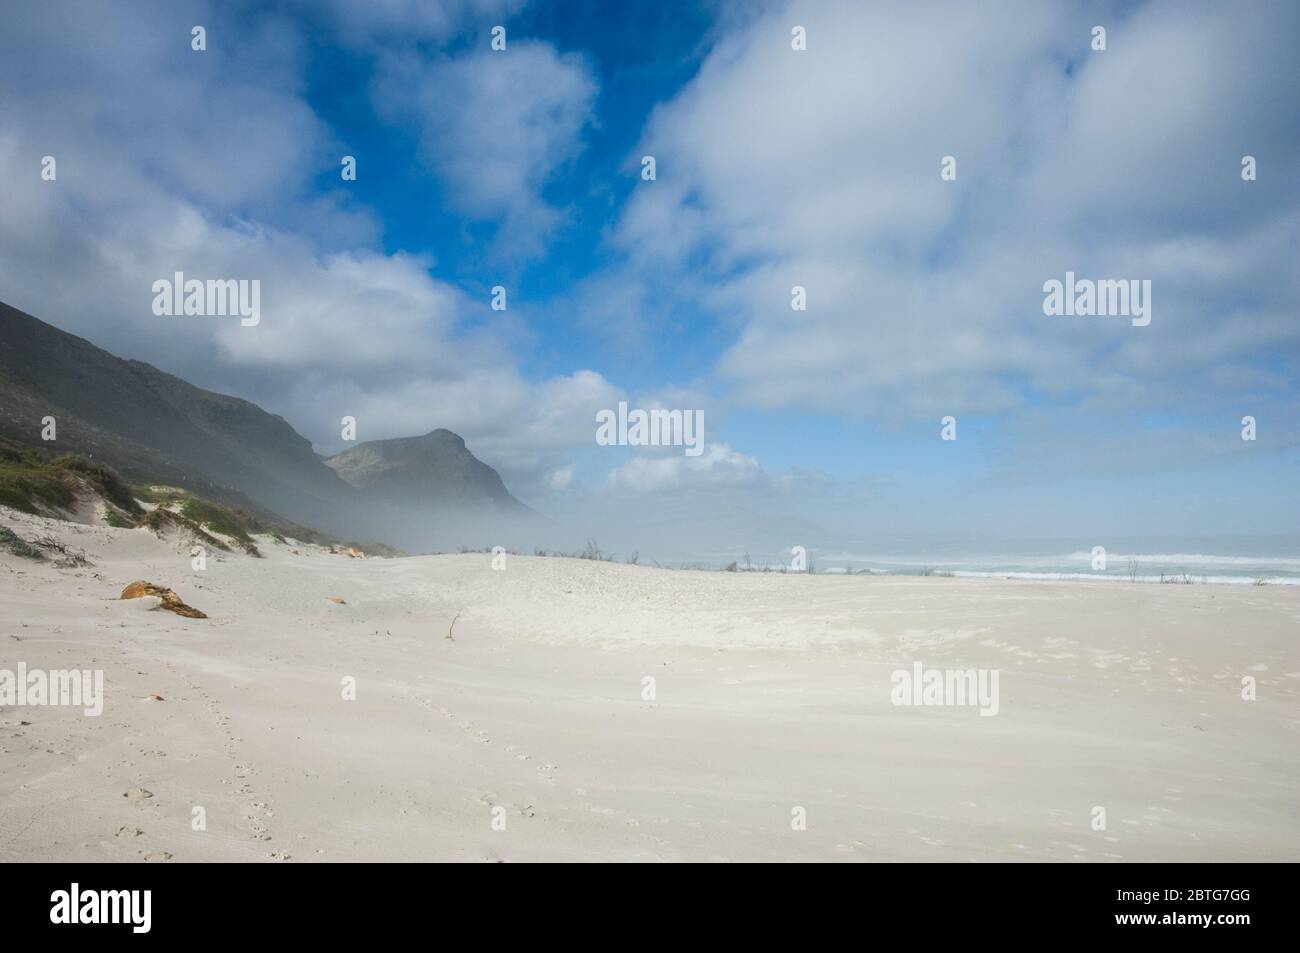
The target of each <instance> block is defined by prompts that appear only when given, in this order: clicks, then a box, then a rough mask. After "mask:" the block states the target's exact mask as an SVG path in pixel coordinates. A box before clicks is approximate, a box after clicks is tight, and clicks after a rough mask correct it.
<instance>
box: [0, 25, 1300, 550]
mask: <svg viewBox="0 0 1300 953" xmlns="http://www.w3.org/2000/svg"><path fill="white" fill-rule="evenodd" d="M1250 10H1251V15H1250V16H1241V15H1239V14H1236V13H1233V12H1231V11H1228V10H1225V9H1223V7H1222V5H1220V4H1214V3H1208V2H1206V3H1171V2H1139V3H1124V4H1111V3H1073V2H1065V0H1062V2H1034V3H1029V2H1024V3H1012V2H1007V3H998V4H992V5H971V4H946V3H927V4H915V3H901V2H900V3H889V2H882V3H874V4H863V3H854V2H847V0H845V2H818V3H814V2H763V3H752V4H743V5H739V4H719V3H705V4H697V3H655V4H650V3H646V4H609V3H596V2H582V3H567V2H560V3H538V2H525V0H501V2H496V0H442V2H430V3H408V2H404V0H383V2H376V3H370V4H358V3H353V2H349V0H317V2H309V0H282V2H279V3H273V4H255V3H251V2H250V3H227V4H209V3H203V2H176V3H147V2H142V3H133V4H128V5H125V6H123V7H119V8H118V9H117V10H115V11H113V12H109V11H106V10H105V9H103V8H102V5H100V4H96V3H68V2H55V3H51V4H43V5H31V6H24V7H20V8H18V9H16V10H14V11H10V12H7V14H6V15H7V18H8V19H9V20H10V22H9V23H7V25H6V31H5V34H4V36H3V37H0V173H3V181H4V186H3V192H2V193H0V202H3V204H4V207H5V214H4V215H2V216H0V281H3V288H2V296H3V298H4V300H6V301H8V302H9V303H12V304H14V305H16V306H18V307H22V308H24V309H25V310H28V311H30V312H32V313H33V314H36V315H37V316H39V317H41V318H43V319H45V320H48V321H51V322H52V323H54V324H56V325H58V326H60V327H64V328H66V329H68V330H71V331H74V332H75V333H78V334H82V335H83V336H86V337H88V338H89V339H90V340H92V341H94V342H95V343H97V344H100V345H101V346H104V347H107V348H109V349H110V350H112V351H114V352H115V353H118V354H120V355H123V356H127V357H135V358H139V359H143V360H148V361H150V362H152V363H154V364H157V365H158V366H160V367H162V368H163V369H165V370H168V371H171V372H173V373H176V374H178V375H180V376H183V377H185V378H186V379H188V380H191V381H192V382H194V383H197V384H200V385H202V386H206V387H210V388H213V389H217V390H222V391H226V392H231V393H236V394H239V395H240V396H244V397H247V398H249V399H251V400H255V401H257V402H258V403H259V404H261V405H262V406H264V407H266V408H267V409H269V410H272V411H274V412H276V413H279V414H281V415H283V416H284V417H286V419H288V420H289V421H290V422H291V423H292V424H293V425H294V426H295V427H296V428H297V429H298V430H299V431H300V432H302V433H304V434H305V435H307V436H308V437H310V438H311V439H312V440H313V442H314V443H315V444H316V446H317V449H318V450H319V451H321V452H324V453H330V452H335V451H337V450H339V449H342V446H343V444H342V442H341V441H340V439H339V432H338V431H339V428H338V419H339V418H340V417H341V416H342V415H344V414H350V415H353V416H356V417H357V419H358V424H359V427H358V429H359V437H360V439H363V440H364V439H373V438H381V437H391V436H402V435H408V434H411V433H419V432H424V431H427V430H429V429H432V428H434V427H439V426H443V427H448V428H450V429H453V430H456V431H457V432H459V433H462V434H463V435H464V436H465V437H466V439H467V441H468V442H469V444H470V446H471V448H472V449H473V450H474V451H475V452H476V453H477V454H478V455H479V456H481V457H482V458H483V459H485V460H487V461H488V462H489V463H491V464H493V465H494V466H496V467H497V468H498V469H499V470H501V472H502V473H503V475H504V476H505V478H506V480H507V483H508V485H510V486H511V488H512V489H514V490H515V492H516V493H517V494H518V495H520V496H522V497H523V498H525V499H526V500H528V501H529V502H530V503H532V504H533V505H534V506H535V507H536V508H538V509H539V510H541V511H543V512H547V513H551V512H554V513H557V514H575V513H582V514H586V515H587V516H588V517H590V518H593V519H604V518H608V519H614V518H615V517H616V516H621V517H626V516H627V515H628V514H629V513H635V512H638V511H640V512H663V513H674V514H679V515H680V518H681V519H683V520H686V521H689V520H692V519H712V518H714V517H715V516H716V515H717V514H719V513H730V514H732V516H733V519H732V522H731V523H730V524H729V525H728V529H727V532H728V533H731V535H733V536H734V535H736V534H737V533H738V532H742V531H743V526H744V522H745V520H752V521H754V522H755V523H756V524H757V523H763V522H764V521H766V524H765V525H772V526H779V525H780V521H781V520H785V519H798V520H806V521H810V522H811V523H814V524H817V525H821V526H827V525H830V526H835V527H837V528H845V527H851V528H855V530H854V531H856V532H860V533H861V534H864V535H869V534H872V533H882V532H891V533H909V532H913V533H916V534H918V535H926V534H929V535H935V534H943V533H959V532H974V533H983V534H988V535H1005V536H1018V537H1023V536H1033V535H1044V536H1048V535H1064V534H1079V535H1083V536H1087V535H1088V534H1092V535H1101V534H1115V533H1123V532H1126V531H1127V532H1130V533H1132V534H1143V533H1162V534H1167V535H1174V534H1187V535H1197V534H1203V533H1274V532H1286V533H1296V532H1300V507H1297V506H1296V503H1295V486H1296V475H1297V464H1298V463H1300V449H1298V448H1300V414H1298V413H1297V409H1296V397H1297V389H1296V376H1297V364H1298V361H1297V358H1298V357H1300V348H1298V344H1300V311H1298V305H1300V277H1298V271H1300V270H1298V269H1297V268H1296V251H1297V248H1298V247H1300V190H1298V189H1297V187H1296V184H1295V170H1296V169H1297V168H1300V162H1298V161H1297V160H1300V107H1298V105H1297V104H1298V103H1300V65H1297V64H1298V63H1300V58H1298V57H1297V56H1296V55H1295V49H1294V37H1295V36H1296V35H1300V29H1297V27H1300V12H1298V10H1297V8H1296V7H1295V5H1294V4H1291V3H1285V2H1278V3H1266V2H1261V3H1256V4H1252V5H1251V7H1250ZM194 24H203V25H205V28H206V29H207V43H208V49H207V50H206V51H203V52H196V51H193V50H192V49H191V48H190V29H191V27H192V26H193V25H194ZM496 25H503V26H504V27H505V28H506V31H507V49H506V50H505V51H504V52H495V51H492V50H491V49H490V47H489V43H490V31H491V29H492V27H493V26H496ZM1097 25H1103V26H1104V27H1105V28H1106V31H1107V48H1106V49H1105V50H1104V51H1099V50H1093V49H1092V48H1091V45H1090V44H1091V41H1092V33H1091V31H1092V29H1093V28H1094V27H1095V26H1097ZM795 26H802V27H804V28H805V29H806V32H807V37H808V42H807V49H806V50H803V51H795V50H792V49H791V43H790V39H791V30H792V28H793V27H795ZM47 154H53V155H55V156H56V157H57V159H58V163H59V177H58V180H57V181H56V182H42V181H40V179H39V176H38V173H39V166H40V159H41V157H42V156H44V155H47ZM643 154H653V155H654V156H655V157H656V160H657V163H658V178H657V180H656V181H654V182H645V181H641V179H640V178H639V170H640V166H639V160H640V157H641V156H642V155H643ZM343 155H354V156H356V158H357V162H358V178H357V180H356V181H355V182H344V181H342V180H341V179H340V177H339V174H338V169H339V160H340V157H341V156H343ZM945 155H953V156H955V157H956V160H957V170H958V174H957V178H956V180H955V181H944V180H942V179H941V177H940V174H939V172H940V160H941V158H942V157H943V156H945ZM1244 155H1253V156H1255V157H1256V159H1257V162H1258V169H1259V173H1258V179H1257V180H1256V181H1252V182H1244V181H1243V180H1242V178H1241V175H1240V162H1241V158H1242V156H1244ZM177 269H183V270H184V271H186V272H187V273H188V274H193V275H198V276H205V277H207V276H230V277H248V278H258V279H260V280H261V282H262V285H263V289H264V290H263V295H264V313H265V319H264V321H263V323H262V325H260V326H259V327H258V328H256V329H243V328H240V327H238V325H237V324H233V325H232V324H230V323H226V324H221V323H220V322H218V321H216V320H213V319H203V320H197V321H196V320H194V319H188V320H187V321H172V322H170V323H165V324H160V319H159V318H158V317H157V316H154V315H152V314H151V313H150V311H149V308H148V302H149V295H148V293H147V289H148V288H149V287H150V284H151V282H152V281H153V280H154V279H155V278H157V277H159V276H163V275H168V274H170V273H171V272H172V271H173V270H177ZM1066 271H1073V272H1075V273H1077V274H1078V275H1079V276H1081V277H1083V276H1088V277H1094V278H1113V279H1130V278H1131V279H1149V280H1150V281H1151V282H1152V288H1153V292H1152V300H1153V311H1152V322H1151V324H1150V325H1149V326H1147V327H1134V326H1132V325H1131V324H1130V322H1129V321H1128V319H1127V318H1123V317H1091V318H1085V317H1073V318H1066V317H1048V316H1046V315H1044V314H1043V311H1042V307H1041V306H1042V300H1043V292H1042V285H1043V282H1044V281H1047V280H1049V279H1053V278H1056V279H1060V278H1063V276H1064V274H1065V272H1066ZM498 284H500V285H503V286H505V287H506V288H507V291H508V296H509V309H508V311H506V312H494V311H492V310H490V309H489V308H488V297H489V292H490V289H491V288H492V287H493V286H494V285H498ZM795 285H800V286H804V287H806V288H807V293H808V300H809V307H808V310H807V311H804V312H794V311H792V310H791V308H790V289H791V287H793V286H795ZM618 400H629V401H630V402H632V403H633V405H636V406H652V405H658V406H665V407H682V408H701V409H703V410H704V411H705V414H706V424H707V430H708V446H709V450H708V452H707V453H706V454H705V455H704V457H702V458H700V459H697V460H690V459H687V458H685V457H684V456H683V455H682V454H680V452H664V451H644V450H633V449H629V448H606V447H597V446H596V445H595V443H594V439H593V435H594V429H595V427H594V414H595V412H596V411H597V410H599V409H602V408H605V407H612V406H614V404H615V403H616V402H617V401H618ZM945 415H953V416H955V417H956V418H957V420H958V438H957V439H956V440H955V441H941V440H940V439H939V433H940V418H941V417H943V416H945ZM1245 415H1252V416H1255V417H1256V418H1257V420H1258V422H1259V423H1258V428H1259V435H1258V439H1257V440H1255V441H1253V442H1247V441H1243V440H1241V439H1240V429H1241V424H1240V421H1241V418H1242V417H1243V416H1245ZM736 527H741V529H739V530H738V529H736Z"/></svg>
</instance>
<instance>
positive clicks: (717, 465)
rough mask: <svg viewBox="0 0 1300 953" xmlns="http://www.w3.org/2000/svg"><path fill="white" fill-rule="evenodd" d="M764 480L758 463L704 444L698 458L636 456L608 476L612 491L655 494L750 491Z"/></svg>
mask: <svg viewBox="0 0 1300 953" xmlns="http://www.w3.org/2000/svg"><path fill="white" fill-rule="evenodd" d="M763 480H764V476H763V468H762V467H761V466H759V463H758V461H757V460H755V459H754V458H753V457H749V456H746V455H745V454H743V453H738V452H736V451H735V450H732V449H731V448H730V447H729V446H727V445H726V444H725V443H714V442H710V443H706V444H705V447H704V452H703V453H702V454H700V456H698V457H688V456H685V455H684V454H683V455H669V454H663V455H655V456H650V455H637V456H634V457H632V459H630V460H629V461H628V462H627V463H625V464H623V465H622V466H621V467H617V468H616V469H613V470H611V471H610V472H609V486H610V487H611V488H612V489H615V490H630V491H633V492H637V493H654V492H660V491H663V490H679V489H684V488H691V489H702V488H707V487H730V488H738V487H753V486H757V485H759V484H761V483H762V482H763Z"/></svg>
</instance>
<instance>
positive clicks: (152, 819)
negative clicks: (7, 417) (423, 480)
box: [0, 510, 1300, 862]
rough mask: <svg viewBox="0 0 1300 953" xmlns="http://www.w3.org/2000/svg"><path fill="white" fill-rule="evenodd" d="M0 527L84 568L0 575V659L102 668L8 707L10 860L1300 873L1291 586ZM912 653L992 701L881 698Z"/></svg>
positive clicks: (4, 561)
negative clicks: (164, 607)
mask: <svg viewBox="0 0 1300 953" xmlns="http://www.w3.org/2000/svg"><path fill="white" fill-rule="evenodd" d="M4 516H5V518H6V522H7V523H8V524H9V525H11V526H13V527H14V528H15V530H16V531H17V532H18V533H19V535H24V536H25V535H31V534H38V533H39V534H43V533H47V532H48V533H53V534H55V535H56V536H58V537H59V538H60V539H63V540H64V541H66V542H67V543H68V544H70V545H72V546H74V547H77V548H84V550H85V554H86V556H87V558H88V559H89V560H90V562H91V565H90V566H88V567H82V568H68V569H58V568H54V567H53V566H52V565H50V564H49V563H48V562H47V563H37V562H33V561H31V560H27V559H22V558H19V557H17V556H11V555H8V554H4V555H0V670H3V669H8V670H17V667H18V665H19V664H20V663H22V664H25V665H26V666H27V668H28V669H36V668H40V669H45V670H55V669H102V670H103V672H104V685H105V704H104V712H103V714H102V715H101V716H99V717H86V716H85V715H84V714H83V713H82V711H81V710H80V709H74V708H65V707H37V706H25V707H4V708H0V861H15V860H17V861H135V860H154V861H171V862H184V861H262V860H265V861H286V860H287V861H292V862H300V861H345V860H412V861H414V860H449V861H530V860H545V859H555V860H646V861H657V860H664V861H680V860H696V861H713V860H717V861H722V860H732V861H743V860H759V861H772V860H808V861H916V860H955V861H1006V860H1011V861H1029V860H1033V861H1072V862H1078V861H1091V862H1105V861H1157V860H1159V861H1209V860H1216V861H1227V860H1243V861H1259V860H1276V861H1294V860H1297V859H1300V811H1298V810H1297V804H1296V791H1297V788H1298V787H1300V765H1298V763H1297V754H1296V753H1297V750H1300V748H1298V746H1297V740H1298V739H1297V729H1300V657H1298V653H1297V634H1298V633H1300V587H1292V586H1214V585H1143V584H1127V583H1115V582H1105V583H1100V582H1099V583H1052V582H1027V581H1015V580H998V579H977V580H976V579H952V578H937V577H936V578H881V577H868V576H852V577H845V576H811V577H809V576H802V575H793V574H791V575H785V574H777V573H769V574H760V573H748V574H746V573H723V572H701V571H670V570H661V569H656V568H653V567H647V566H630V565H623V564H615V563H605V562H593V561H588V560H578V559H568V558H540V557H531V556H515V555H511V556H508V557H507V562H506V568H505V569H504V571H494V570H493V568H492V565H491V562H492V557H491V556H489V555H486V554H463V555H446V556H427V557H415V558H401V559H378V558H366V559H352V558H348V557H346V556H342V555H332V554H330V553H328V552H327V551H325V550H322V549H320V548H318V547H308V546H299V545H295V544H293V543H287V544H286V543H278V542H274V541H272V540H270V539H269V538H263V539H259V540H258V545H259V547H260V548H261V551H262V553H263V558H261V559H257V558H252V557H249V556H245V555H226V554H212V555H209V559H208V565H207V568H206V570H204V571H201V572H198V571H194V570H193V569H191V567H190V561H189V556H188V550H187V548H186V547H185V546H184V545H183V544H182V543H181V542H180V541H178V540H162V539H159V538H157V537H155V536H154V535H153V534H152V533H151V532H150V531H148V530H146V529H135V530H128V529H113V528H109V527H106V526H99V525H89V524H75V523H67V522H59V521H55V520H47V519H42V518H39V517H33V516H26V515H23V514H20V513H16V512H14V511H10V510H5V511H4ZM295 549H296V550H297V554H295V553H294V552H293V550H295ZM133 580H148V581H150V582H154V583H157V584H159V585H162V586H166V587H170V588H172V589H174V590H175V591H176V592H177V593H178V594H179V595H180V597H181V598H182V599H184V600H185V601H186V602H188V603H190V604H191V605H193V606H195V607H197V608H198V609H201V610H202V611H204V612H206V613H207V614H208V616H209V618H208V619H187V618H182V617H179V616H177V615H174V614H172V613H169V612H165V611H159V610H156V609H153V608H152V607H153V606H154V605H155V604H156V600H153V599H140V600H131V601H121V600H119V599H118V598H117V597H118V595H119V593H120V592H121V591H122V589H123V587H124V586H126V585H127V584H128V583H130V582H131V581H133ZM333 600H343V601H342V602H338V601H333ZM453 618H455V619H456V622H455V627H454V638H453V639H448V638H447V637H446V636H447V633H448V628H449V626H450V625H451V623H452V620H453ZM918 661H919V662H922V663H923V664H925V665H926V666H937V667H975V668H982V669H990V670H991V669H996V670H998V671H999V672H1000V696H1001V697H1000V704H999V710H998V713H997V715H996V716H994V717H981V716H980V714H979V712H978V710H977V709H975V708H973V707H906V706H895V705H893V704H891V699H890V695H891V681H890V677H891V673H892V672H893V671H895V670H896V669H909V668H911V666H912V665H913V664H914V663H916V662H918ZM647 676H651V677H653V679H654V698H653V700H644V699H643V686H644V685H645V684H646V683H645V682H644V681H643V680H644V679H645V678H646V677H647ZM1244 676H1251V677H1253V678H1255V679H1256V680H1257V686H1258V687H1257V691H1258V698H1257V700H1254V701H1246V700H1243V699H1242V697H1241V692H1242V685H1241V683H1242V678H1243V677H1244ZM345 677H352V678H355V679H356V698H355V700H344V698H343V697H342V695H343V691H342V688H341V685H342V681H343V679H344V678H345ZM154 696H157V697H154ZM196 807H201V808H202V809H203V814H204V816H205V819H206V829H203V830H195V829H194V825H193V823H192V820H193V818H194V816H195V808H196ZM1095 807H1104V808H1105V811H1106V829H1105V830H1094V829H1093V824H1092V821H1093V817H1094V808H1095ZM494 808H503V809H504V811H495V812H494ZM798 808H802V809H803V812H804V815H805V816H806V829H804V830H795V829H792V817H794V816H795V815H796V814H797V813H798V812H797V810H796V809H798ZM494 818H495V819H498V823H497V824H496V827H501V826H504V829H503V830H499V829H495V828H494V824H493V821H494ZM500 819H503V820H504V824H503V825H502V823H501V820H500Z"/></svg>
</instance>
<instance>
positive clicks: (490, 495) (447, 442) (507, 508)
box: [325, 428, 532, 515]
mask: <svg viewBox="0 0 1300 953" xmlns="http://www.w3.org/2000/svg"><path fill="white" fill-rule="evenodd" d="M325 464H326V466H328V467H330V468H331V469H332V470H334V472H335V473H337V474H338V475H339V476H340V477H342V478H343V480H345V481H346V482H347V483H348V484H349V485H351V486H353V487H355V488H356V489H357V490H359V491H360V492H362V493H363V494H364V495H365V496H367V497H369V498H371V499H375V500H380V501H383V502H385V503H391V504H398V505H417V506H419V505H431V504H433V505H454V506H471V507H478V506H484V507H490V508H493V509H495V510H497V511H499V512H500V513H501V514H502V515H510V514H519V515H524V514H529V515H531V514H532V510H530V509H529V508H528V507H527V506H525V505H524V504H523V503H521V502H519V501H518V500H517V499H515V498H514V497H513V496H511V495H510V491H509V490H507V489H506V485H505V483H504V482H502V480H501V477H500V475H499V474H498V473H497V472H496V471H495V470H493V469H492V468H491V467H490V466H488V465H487V464H486V463H484V462H483V461H482V460H479V459H478V458H477V457H475V456H474V454H472V453H470V451H469V449H468V448H467V447H466V446H465V441H464V440H463V439H462V438H461V437H459V436H458V435H457V434H454V433H452V432H451V431H450V430H444V429H442V428H439V429H437V430H433V431H431V432H429V433H427V434H424V435H423V436H420V437H397V438H394V439H391V440H368V441H366V442H365V443H361V444H358V445H357V446H355V447H350V448H349V449H347V450H344V451H343V452H342V453H338V454H335V455H334V456H332V457H329V458H328V459H327V460H326V461H325Z"/></svg>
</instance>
